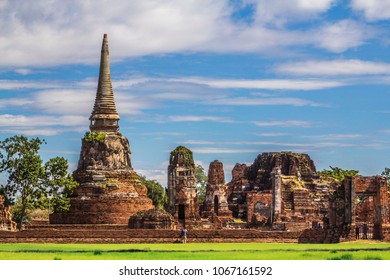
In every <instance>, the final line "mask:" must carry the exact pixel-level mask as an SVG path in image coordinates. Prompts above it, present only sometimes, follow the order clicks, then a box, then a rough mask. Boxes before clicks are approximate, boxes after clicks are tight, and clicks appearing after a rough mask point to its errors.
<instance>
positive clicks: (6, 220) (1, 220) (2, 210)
mask: <svg viewBox="0 0 390 280" xmlns="http://www.w3.org/2000/svg"><path fill="white" fill-rule="evenodd" d="M0 230H11V231H14V230H16V223H15V222H14V221H12V215H11V208H10V207H9V206H8V205H6V202H5V197H4V196H2V195H0Z"/></svg>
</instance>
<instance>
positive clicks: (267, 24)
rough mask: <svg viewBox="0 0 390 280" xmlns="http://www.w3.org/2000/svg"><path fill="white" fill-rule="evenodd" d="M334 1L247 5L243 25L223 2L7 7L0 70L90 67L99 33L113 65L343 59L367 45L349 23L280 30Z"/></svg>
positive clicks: (1, 22)
mask: <svg viewBox="0 0 390 280" xmlns="http://www.w3.org/2000/svg"><path fill="white" fill-rule="evenodd" d="M335 2H336V0H322V1H310V0H273V1H268V0H259V1H252V3H253V4H254V5H255V10H256V15H255V22H254V23H252V24H248V25H245V26H244V25H242V24H240V23H237V22H235V21H234V20H233V19H232V14H234V13H235V12H236V10H235V8H234V5H231V4H230V3H229V1H228V0H202V1H198V0H187V1H181V0H166V1H159V0H149V1H111V2H110V3H108V2H107V1H105V0H94V1H92V0H84V1H76V0H69V1H60V0H54V1H50V2H47V1H46V0H35V1H23V2H20V1H6V2H3V4H4V6H3V7H2V8H1V9H0V26H2V28H1V30H0V53H2V59H1V61H0V66H3V67H13V68H16V69H20V70H18V71H19V73H21V74H28V71H26V70H23V69H28V67H30V66H48V65H61V64H72V63H93V64H97V63H98V60H99V47H100V42H101V39H102V35H103V33H108V34H109V42H110V49H111V59H112V61H118V60H121V59H124V58H128V57H134V56H144V55H156V54H165V53H176V52H188V51H191V52H194V51H195V52H218V53H227V52H255V53H273V54H274V55H275V53H276V52H277V51H279V52H280V53H281V54H285V51H284V50H285V48H286V47H290V46H309V45H314V46H318V45H319V46H320V47H322V48H325V49H327V50H329V51H332V52H342V51H344V50H346V49H348V48H351V47H355V46H359V45H360V44H362V43H364V41H365V40H366V39H367V37H368V38H370V35H369V33H368V32H365V31H364V29H362V28H361V27H362V26H361V25H359V24H357V23H356V22H353V21H350V20H345V21H341V22H338V23H335V24H325V26H324V27H322V28H317V27H316V28H314V30H298V29H287V28H280V26H281V25H283V24H284V23H285V22H288V21H297V20H299V21H302V20H309V19H313V18H315V17H316V16H318V15H321V14H322V13H325V12H326V11H327V10H329V9H330V8H331V7H332V5H333V4H334V3H335ZM275 26H276V28H275ZM278 26H279V27H278ZM318 34H321V35H318ZM322 36H323V37H324V38H321V37H322Z"/></svg>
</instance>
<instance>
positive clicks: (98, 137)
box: [84, 132, 106, 143]
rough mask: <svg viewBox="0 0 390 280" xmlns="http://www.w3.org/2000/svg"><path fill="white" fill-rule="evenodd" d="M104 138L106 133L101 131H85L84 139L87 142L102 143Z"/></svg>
mask: <svg viewBox="0 0 390 280" xmlns="http://www.w3.org/2000/svg"><path fill="white" fill-rule="evenodd" d="M105 138H106V134H105V133H101V132H86V133H85V135H84V140H85V141H87V142H93V141H97V142H99V143H103V142H104V139H105Z"/></svg>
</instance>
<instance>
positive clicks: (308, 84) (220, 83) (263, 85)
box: [175, 77, 344, 90]
mask: <svg viewBox="0 0 390 280" xmlns="http://www.w3.org/2000/svg"><path fill="white" fill-rule="evenodd" d="M175 80H178V81H186V82H190V83H197V84H204V85H208V86H210V87H215V88H243V89H269V90H273V89H275V90H277V89H279V90H319V89H326V88H334V87H340V86H343V85H344V83H342V82H338V81H326V80H317V79H312V80H294V79H273V80H233V79H206V78H200V77H192V78H179V79H175Z"/></svg>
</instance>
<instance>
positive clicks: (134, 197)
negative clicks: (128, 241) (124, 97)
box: [50, 34, 154, 224]
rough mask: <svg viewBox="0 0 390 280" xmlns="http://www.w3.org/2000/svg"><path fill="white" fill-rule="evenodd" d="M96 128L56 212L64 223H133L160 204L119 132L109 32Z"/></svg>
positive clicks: (84, 141) (54, 218)
mask: <svg viewBox="0 0 390 280" xmlns="http://www.w3.org/2000/svg"><path fill="white" fill-rule="evenodd" d="M89 119H90V126H89V128H90V132H89V133H87V134H86V136H85V137H84V138H83V139H82V146H81V152H80V159H79V162H78V167H77V170H76V171H74V173H73V176H74V178H75V180H76V181H77V182H78V183H79V186H78V187H77V188H76V189H75V191H74V193H73V197H72V198H71V201H70V203H71V206H70V209H69V211H68V212H66V213H55V214H52V215H51V216H50V222H51V223H60V224H127V223H128V219H129V217H130V216H131V215H132V214H134V213H136V212H138V211H141V210H148V209H152V208H154V206H153V205H152V201H151V199H150V198H148V196H147V189H146V187H145V186H144V185H142V183H141V182H140V180H139V177H138V175H137V174H136V172H135V171H134V170H133V168H132V166H131V161H130V146H129V141H128V140H127V138H126V137H124V136H123V135H121V134H120V133H119V132H118V131H119V124H118V121H119V114H118V113H117V110H116V106H115V101H114V93H113V89H112V83H111V77H110V60H109V49H108V40H107V35H106V34H105V35H104V38H103V44H102V49H101V60H100V73H99V81H98V86H97V92H96V98H95V104H94V107H93V110H92V114H91V117H90V118H89Z"/></svg>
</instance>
